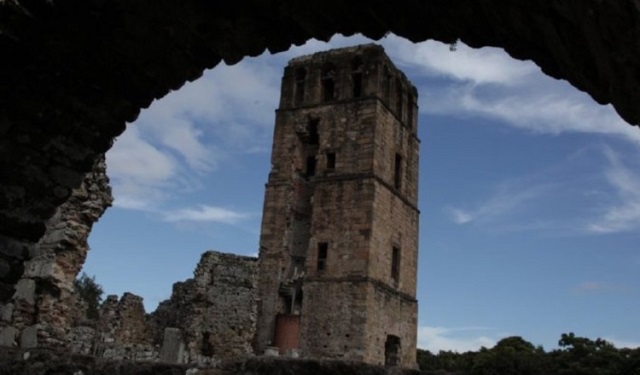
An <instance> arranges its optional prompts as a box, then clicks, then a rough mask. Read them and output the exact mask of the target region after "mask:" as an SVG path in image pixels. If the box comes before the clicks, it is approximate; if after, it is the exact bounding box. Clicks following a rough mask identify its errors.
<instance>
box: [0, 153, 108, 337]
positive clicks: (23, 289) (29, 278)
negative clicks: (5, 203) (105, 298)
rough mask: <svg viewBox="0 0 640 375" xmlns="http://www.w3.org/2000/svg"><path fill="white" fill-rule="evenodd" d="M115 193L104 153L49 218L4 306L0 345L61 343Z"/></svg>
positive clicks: (73, 316) (74, 317)
mask: <svg viewBox="0 0 640 375" xmlns="http://www.w3.org/2000/svg"><path fill="white" fill-rule="evenodd" d="M112 201H113V197H112V196H111V188H110V186H109V178H108V177H107V175H106V164H105V160H104V155H103V156H102V157H101V158H100V159H99V160H97V162H96V163H95V165H94V167H93V169H92V171H91V172H90V173H88V174H87V175H86V176H85V178H84V180H83V182H82V184H81V185H80V186H79V187H78V188H76V189H74V190H73V192H72V194H71V197H70V198H69V199H68V200H67V202H65V203H64V204H63V205H62V206H60V207H59V208H58V210H57V211H56V213H55V215H54V216H53V217H52V218H51V219H50V220H49V221H48V222H47V224H46V232H45V234H44V236H43V237H42V238H41V239H40V241H39V242H38V243H37V244H36V245H35V246H34V247H33V249H32V257H31V259H30V260H29V261H27V262H25V265H24V273H23V275H22V277H21V278H20V280H19V281H18V284H17V286H16V292H15V293H14V295H13V297H12V298H11V300H9V301H8V302H7V303H4V304H0V311H1V312H2V314H1V319H0V345H1V346H20V347H23V348H29V347H35V346H41V347H60V346H61V345H62V346H64V345H65V337H66V335H67V333H68V331H69V329H70V328H71V324H72V321H73V320H74V319H76V307H77V306H78V304H77V301H76V296H75V292H74V287H73V282H74V280H75V278H76V276H77V274H78V272H79V271H80V269H81V268H82V265H83V264H84V261H85V259H86V257H87V252H88V251H89V246H88V243H87V239H88V237H89V233H90V231H91V228H92V226H93V224H94V223H95V222H96V221H98V219H99V218H100V216H102V214H103V213H104V211H105V210H106V209H107V208H108V207H109V206H111V203H112Z"/></svg>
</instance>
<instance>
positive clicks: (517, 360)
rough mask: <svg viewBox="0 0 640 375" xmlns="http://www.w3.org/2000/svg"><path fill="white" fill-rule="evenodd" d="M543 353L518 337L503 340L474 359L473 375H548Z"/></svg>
mask: <svg viewBox="0 0 640 375" xmlns="http://www.w3.org/2000/svg"><path fill="white" fill-rule="evenodd" d="M547 367H548V366H547V363H546V358H545V352H544V350H543V349H542V348H541V347H538V348H536V347H535V346H534V345H533V344H532V343H530V342H528V341H526V340H524V339H523V338H522V337H519V336H512V337H507V338H504V339H502V340H500V341H498V343H497V344H496V345H495V346H494V347H493V348H491V349H486V348H482V349H480V352H479V353H478V355H477V356H476V357H475V360H474V363H473V368H472V370H471V374H473V375H538V374H540V375H542V374H548V373H549V372H548V370H547Z"/></svg>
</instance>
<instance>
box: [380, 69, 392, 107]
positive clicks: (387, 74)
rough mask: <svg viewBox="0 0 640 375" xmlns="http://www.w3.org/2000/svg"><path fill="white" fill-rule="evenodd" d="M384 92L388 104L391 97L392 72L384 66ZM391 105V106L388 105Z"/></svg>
mask: <svg viewBox="0 0 640 375" xmlns="http://www.w3.org/2000/svg"><path fill="white" fill-rule="evenodd" d="M382 92H383V94H384V100H386V101H387V103H389V102H388V100H389V96H391V71H390V70H389V67H388V66H386V65H385V66H384V69H383V73H382ZM387 105H389V104H387Z"/></svg>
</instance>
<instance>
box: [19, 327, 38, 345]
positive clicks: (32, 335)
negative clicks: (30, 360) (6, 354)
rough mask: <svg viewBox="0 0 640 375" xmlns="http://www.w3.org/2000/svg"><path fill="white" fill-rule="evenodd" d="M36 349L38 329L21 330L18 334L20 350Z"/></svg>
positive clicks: (27, 328)
mask: <svg viewBox="0 0 640 375" xmlns="http://www.w3.org/2000/svg"><path fill="white" fill-rule="evenodd" d="M37 347H38V327H37V326H35V325H34V326H30V327H26V328H25V329H23V330H22V333H21V334H20V348H22V349H31V348H37Z"/></svg>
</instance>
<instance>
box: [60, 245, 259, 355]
mask: <svg viewBox="0 0 640 375" xmlns="http://www.w3.org/2000/svg"><path fill="white" fill-rule="evenodd" d="M256 281H257V260H256V258H252V257H244V256H239V255H233V254H224V253H219V252H215V251H207V252H205V253H204V254H202V257H201V259H200V262H199V263H198V266H197V267H196V269H195V271H194V277H193V278H191V279H188V280H186V281H183V282H178V283H175V284H174V286H173V292H172V294H171V298H170V299H168V300H166V301H164V302H161V303H160V305H159V306H158V308H157V309H156V311H154V312H153V313H151V314H145V311H144V305H143V304H142V298H140V297H138V296H136V295H133V294H131V293H125V294H124V295H123V296H122V298H120V299H118V297H117V296H114V295H111V296H108V297H107V298H106V300H105V301H104V303H103V304H102V306H101V308H100V317H99V319H98V321H97V322H93V323H90V324H88V325H87V324H86V322H85V324H79V325H77V326H75V327H73V328H71V330H70V333H69V336H68V337H67V339H68V342H69V344H70V346H71V350H72V351H73V352H74V353H80V354H88V355H94V356H98V357H101V358H112V359H128V360H138V361H140V360H144V361H161V362H168V363H189V364H192V365H198V366H220V365H222V364H224V363H230V362H235V361H239V360H241V359H243V358H246V357H247V356H249V355H251V354H252V353H253V349H252V347H251V342H252V340H253V337H254V335H255V326H256V324H255V322H256V313H257V312H256V292H255V291H256Z"/></svg>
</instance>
